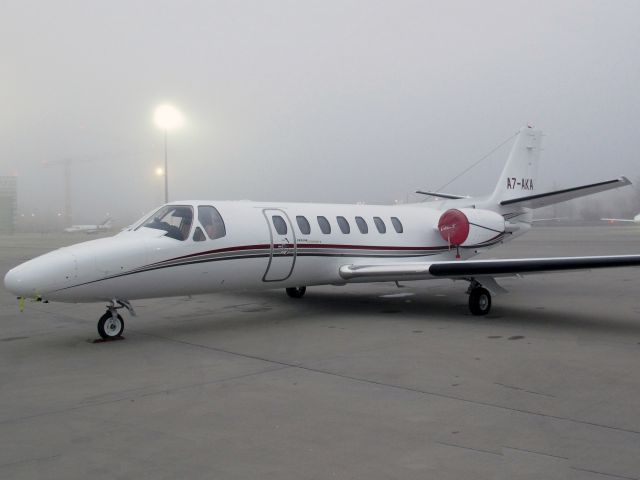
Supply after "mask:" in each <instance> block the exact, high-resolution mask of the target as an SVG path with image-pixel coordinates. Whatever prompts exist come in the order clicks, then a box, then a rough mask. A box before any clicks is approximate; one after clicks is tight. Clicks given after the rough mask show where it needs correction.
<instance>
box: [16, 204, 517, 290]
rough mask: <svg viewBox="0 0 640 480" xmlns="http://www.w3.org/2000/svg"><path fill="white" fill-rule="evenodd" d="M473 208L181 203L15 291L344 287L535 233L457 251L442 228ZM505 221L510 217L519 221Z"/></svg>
mask: <svg viewBox="0 0 640 480" xmlns="http://www.w3.org/2000/svg"><path fill="white" fill-rule="evenodd" d="M470 202H471V200H466V199H465V200H452V201H444V202H432V203H430V204H409V205H394V206H385V205H348V204H344V205H342V204H311V203H268V202H249V201H185V202H173V203H171V204H168V205H166V206H164V207H163V208H164V210H162V209H161V210H159V211H158V212H160V213H158V212H155V213H153V214H151V215H150V216H148V217H145V218H143V219H141V220H140V221H139V222H137V223H135V224H133V225H132V226H130V227H128V228H127V229H125V230H124V231H122V232H120V233H118V234H117V235H115V236H113V237H109V238H103V239H97V240H93V241H88V242H83V243H79V244H76V245H72V246H70V247H64V248H61V249H58V250H56V251H53V252H51V253H48V254H45V255H43V256H41V257H38V258H36V259H33V260H30V261H28V262H26V263H24V264H22V265H19V266H18V267H16V268H14V269H13V270H11V271H9V273H8V274H7V276H6V277H5V285H6V287H7V288H8V289H9V290H10V291H12V292H13V293H16V294H17V295H20V296H25V297H32V296H36V297H41V298H43V299H46V300H53V301H63V302H64V301H66V302H92V301H110V300H113V299H126V300H133V299H139V298H153V297H166V296H177V295H191V294H201V293H208V292H215V291H221V290H239V289H260V288H263V289H264V288H281V287H292V286H298V285H320V284H344V283H346V282H345V279H344V278H342V277H341V276H340V275H339V268H340V267H341V266H343V265H346V264H354V263H358V262H363V261H366V262H368V263H374V264H375V263H381V264H383V263H385V262H393V263H399V262H419V261H436V260H452V259H455V258H456V255H457V254H459V256H460V257H461V258H462V259H467V258H470V257H472V256H474V255H476V254H477V253H479V252H481V251H483V250H485V249H487V248H491V247H493V246H495V245H498V244H500V243H502V242H504V241H507V240H509V239H511V238H514V237H515V236H517V235H519V234H522V233H524V232H525V231H527V230H528V227H529V223H528V221H530V212H529V213H526V212H525V213H522V212H520V214H519V215H520V216H519V218H518V219H517V220H519V221H518V222H516V223H513V225H517V227H516V228H512V229H511V230H510V231H509V232H507V231H505V230H506V229H503V231H496V232H489V235H488V236H487V237H486V238H483V239H482V241H478V242H476V243H474V244H470V245H465V246H463V247H461V248H452V245H451V244H450V243H448V242H447V241H446V240H444V239H443V237H442V235H441V232H440V231H439V230H438V228H437V226H438V220H439V218H440V216H441V215H442V213H443V211H445V210H446V209H447V208H451V207H454V208H457V207H473V208H475V207H476V206H478V208H481V207H482V205H481V204H480V205H475V204H474V205H469V203H470ZM476 203H478V202H477V201H476ZM480 203H481V202H480ZM167 209H168V210H167ZM167 211H169V212H171V211H172V212H173V215H174V216H170V215H168V214H166V212H167ZM178 212H179V213H178ZM189 212H191V214H189ZM210 212H214V213H213V214H210ZM498 214H500V215H504V217H505V218H508V217H509V212H502V211H501V212H498ZM156 215H160V216H161V215H168V216H166V217H165V218H163V219H160V218H157V217H154V216H156ZM178 215H183V216H182V217H177V216H178ZM189 215H191V219H190V220H189V222H188V224H187V222H186V218H187V217H188V216H189ZM214 217H215V218H216V219H217V220H216V221H214V220H212V218H214ZM176 218H178V220H180V221H181V222H180V221H176ZM514 220H516V219H512V222H514ZM172 222H173V223H174V225H172V224H171V223H172ZM208 223H211V225H209V224H208ZM214 224H215V225H214ZM215 228H219V229H222V230H221V231H220V230H219V231H217V232H215V231H214V230H215Z"/></svg>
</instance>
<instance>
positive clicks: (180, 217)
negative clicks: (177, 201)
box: [136, 205, 193, 240]
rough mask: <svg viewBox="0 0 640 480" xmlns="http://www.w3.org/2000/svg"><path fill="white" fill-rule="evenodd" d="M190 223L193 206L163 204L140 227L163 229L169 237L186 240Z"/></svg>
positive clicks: (191, 221)
mask: <svg viewBox="0 0 640 480" xmlns="http://www.w3.org/2000/svg"><path fill="white" fill-rule="evenodd" d="M191 225H193V207H191V206H189V205H165V206H164V207H162V208H161V209H160V210H158V211H157V212H155V213H154V214H153V215H151V217H149V218H148V219H147V220H146V221H145V222H144V223H143V224H142V225H140V227H147V228H155V229H157V230H164V231H165V232H167V233H166V236H167V237H169V238H175V239H176V240H186V239H187V238H189V232H191ZM140 227H138V228H140ZM138 228H136V230H137V229H138Z"/></svg>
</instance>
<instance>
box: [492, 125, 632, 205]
mask: <svg viewBox="0 0 640 480" xmlns="http://www.w3.org/2000/svg"><path fill="white" fill-rule="evenodd" d="M541 150H542V131H541V130H537V129H534V128H531V127H523V128H521V129H520V131H519V132H518V133H517V134H516V139H515V142H514V144H513V147H512V148H511V152H510V153H509V158H508V159H507V163H506V164H505V166H504V168H503V170H502V173H501V174H500V178H499V179H498V183H497V185H496V188H495V190H494V191H493V193H492V194H491V195H490V197H489V200H488V202H487V204H486V207H488V208H489V209H491V210H494V211H498V212H500V213H504V212H505V210H508V211H512V212H516V211H517V212H527V211H530V210H529V209H536V208H542V207H547V206H549V205H553V204H556V203H560V202H565V201H567V200H572V199H574V198H579V197H584V196H586V195H592V194H594V193H598V192H604V191H606V190H611V189H613V188H620V187H624V186H626V185H630V184H631V182H630V181H629V180H628V179H627V178H626V177H619V178H616V179H614V180H607V181H604V182H597V183H591V184H588V185H581V186H578V187H571V188H565V189H562V190H555V191H543V190H542V189H541V188H540V183H541V182H540V181H539V177H538V164H539V161H540V151H541Z"/></svg>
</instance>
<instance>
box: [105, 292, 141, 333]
mask: <svg viewBox="0 0 640 480" xmlns="http://www.w3.org/2000/svg"><path fill="white" fill-rule="evenodd" d="M121 308H126V309H127V310H128V311H129V313H130V314H131V315H132V316H134V317H135V315H136V312H135V311H134V310H133V307H132V306H131V304H130V303H129V302H127V301H126V300H112V301H111V303H110V304H109V305H107V311H106V312H105V314H104V315H102V316H101V317H100V320H98V334H99V335H100V336H101V337H102V338H103V340H115V339H118V338H122V332H124V320H123V319H122V316H121V315H120V314H119V313H118V310H120V309H121Z"/></svg>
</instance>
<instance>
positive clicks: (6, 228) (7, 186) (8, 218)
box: [0, 177, 18, 235]
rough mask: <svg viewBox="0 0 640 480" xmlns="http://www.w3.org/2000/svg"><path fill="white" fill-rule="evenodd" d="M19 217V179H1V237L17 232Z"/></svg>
mask: <svg viewBox="0 0 640 480" xmlns="http://www.w3.org/2000/svg"><path fill="white" fill-rule="evenodd" d="M17 215H18V177H0V235H11V234H13V232H15V230H16V219H17Z"/></svg>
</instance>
